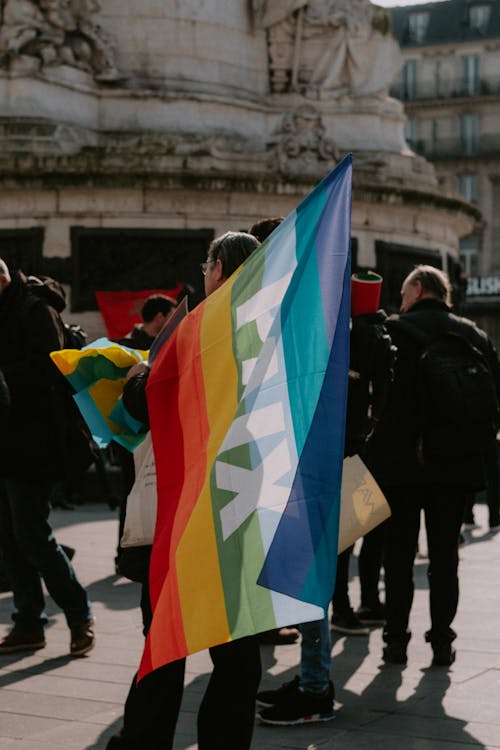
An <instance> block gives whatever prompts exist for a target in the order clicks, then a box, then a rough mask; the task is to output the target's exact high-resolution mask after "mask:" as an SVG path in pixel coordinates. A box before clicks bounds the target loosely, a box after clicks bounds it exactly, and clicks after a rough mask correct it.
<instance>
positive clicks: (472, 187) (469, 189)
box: [458, 174, 477, 203]
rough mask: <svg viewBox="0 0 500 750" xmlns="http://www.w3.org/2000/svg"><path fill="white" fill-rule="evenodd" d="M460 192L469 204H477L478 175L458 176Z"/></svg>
mask: <svg viewBox="0 0 500 750" xmlns="http://www.w3.org/2000/svg"><path fill="white" fill-rule="evenodd" d="M458 192H459V193H460V195H461V196H462V198H464V199H465V200H466V201H469V203H476V202H477V175H475V174H460V175H458Z"/></svg>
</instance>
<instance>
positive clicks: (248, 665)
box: [120, 583, 262, 750]
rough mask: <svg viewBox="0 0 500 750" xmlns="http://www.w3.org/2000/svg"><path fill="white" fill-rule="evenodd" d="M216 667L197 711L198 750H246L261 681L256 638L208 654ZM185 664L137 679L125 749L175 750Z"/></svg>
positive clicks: (146, 601)
mask: <svg viewBox="0 0 500 750" xmlns="http://www.w3.org/2000/svg"><path fill="white" fill-rule="evenodd" d="M141 610H142V620H143V624H144V635H147V632H148V630H149V627H150V625H151V620H152V617H153V613H152V611H151V602H150V598H149V586H148V584H147V583H144V584H143V585H142V593H141ZM209 652H210V658H211V659H212V663H213V665H214V668H213V671H212V674H211V676H210V679H209V682H208V686H207V688H206V690H205V695H204V696H203V700H202V702H201V705H200V708H199V711H198V748H199V750H213V749H214V748H217V749H218V750H219V749H220V750H226V749H227V750H235V748H238V750H240V749H241V750H247V749H248V748H250V744H251V742H252V735H253V729H254V724H255V696H256V694H257V690H258V687H259V683H260V678H261V671H262V669H261V660H260V646H259V641H258V639H257V637H256V636H249V637H247V638H240V639H238V640H236V641H231V642H230V643H224V644H222V645H221V646H214V647H213V648H211V649H210V650H209ZM185 667H186V660H185V659H179V660H178V661H174V662H172V663H170V664H166V665H165V666H164V667H160V668H159V669H156V670H155V671H154V672H151V673H150V674H148V675H147V676H146V677H144V678H143V679H142V680H141V681H140V682H139V683H137V681H136V677H137V675H136V676H135V677H134V679H133V680H132V685H131V686H130V690H129V694H128V697H127V700H126V703H125V711H124V717H123V729H122V742H121V743H120V746H123V748H124V750H129V749H130V750H170V748H172V746H173V743H174V735H175V728H176V725H177V719H178V717H179V710H180V707H181V701H182V694H183V690H184V672H185Z"/></svg>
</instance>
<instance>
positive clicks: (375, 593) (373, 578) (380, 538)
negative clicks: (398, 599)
mask: <svg viewBox="0 0 500 750" xmlns="http://www.w3.org/2000/svg"><path fill="white" fill-rule="evenodd" d="M386 529H387V523H386V521H384V522H383V523H381V524H379V525H378V526H376V527H375V528H374V529H373V530H372V531H370V532H369V533H368V534H366V536H364V537H363V543H362V545H361V549H360V551H359V558H358V566H359V583H360V586H361V606H362V607H369V608H370V609H376V608H377V607H378V606H380V595H379V580H380V572H381V569H382V565H383V562H384V550H385V534H386Z"/></svg>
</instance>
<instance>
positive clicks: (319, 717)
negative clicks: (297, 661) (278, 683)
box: [257, 679, 335, 726]
mask: <svg viewBox="0 0 500 750" xmlns="http://www.w3.org/2000/svg"><path fill="white" fill-rule="evenodd" d="M333 694H334V689H333V683H332V682H330V685H329V687H328V690H325V692H324V693H306V692H305V691H302V690H300V689H299V686H298V679H297V682H296V687H295V689H294V690H291V689H289V690H288V691H287V693H286V697H285V696H283V699H282V700H280V701H279V702H278V703H275V704H274V705H273V706H270V707H269V708H262V709H260V710H259V712H258V713H257V718H258V719H259V720H260V721H261V722H262V723H263V724H271V725H274V726H292V725H294V724H310V723H312V722H315V721H331V720H332V719H334V718H335V711H334V709H333Z"/></svg>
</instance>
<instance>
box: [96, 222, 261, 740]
mask: <svg viewBox="0 0 500 750" xmlns="http://www.w3.org/2000/svg"><path fill="white" fill-rule="evenodd" d="M258 245H259V242H258V240H257V239H256V238H255V237H252V236H251V235H249V234H246V233H244V232H226V234H223V235H221V236H220V237H217V238H216V239H215V240H214V241H213V242H212V244H211V245H210V248H209V251H208V255H207V260H206V261H205V262H204V263H202V271H203V274H204V277H205V280H204V281H205V294H206V296H207V297H208V296H209V295H210V294H212V293H213V292H215V291H216V290H217V289H218V288H219V287H220V286H222V284H224V283H225V281H226V280H227V279H228V278H229V277H230V276H231V275H232V274H233V273H234V272H235V271H236V269H237V268H238V267H239V266H240V265H241V263H242V262H243V261H244V260H245V258H247V257H248V256H249V255H250V254H251V253H252V252H253V251H254V250H255V248H256V247H258ZM143 383H144V386H145V379H144V378H143ZM145 416H146V415H145ZM145 588H146V589H147V591H146V592H145V594H146V596H147V594H148V590H149V589H148V584H147V583H146V584H145ZM143 599H144V594H143ZM143 614H144V610H143ZM151 616H152V613H151ZM200 616H202V614H201V615H200ZM150 624H151V620H150V622H149V623H148V622H145V623H144V625H145V632H147V630H148V628H149V625H150ZM209 651H210V657H211V659H212V662H213V665H214V669H213V672H212V675H211V677H210V680H209V683H208V686H207V689H206V691H205V695H204V697H203V699H202V702H201V705H200V708H199V711H198V747H199V750H213V749H214V748H217V750H235V748H238V750H247V749H248V748H250V745H251V741H252V735H253V728H254V717H255V699H256V694H257V689H258V686H259V682H260V678H261V662H260V650H259V640H258V638H257V636H247V637H244V638H238V639H236V640H232V641H229V642H228V643H223V644H221V645H219V646H214V647H212V648H210V650H209ZM185 662H186V660H185V659H178V660H176V661H173V662H170V663H168V664H166V665H164V666H162V667H160V668H159V669H156V670H154V671H153V672H151V673H150V674H148V675H147V676H145V677H144V678H143V679H142V680H140V681H139V682H138V681H137V675H136V676H135V677H134V679H133V681H132V686H131V688H130V691H129V695H128V697H127V701H126V704H125V711H124V722H123V728H122V730H121V731H120V732H119V733H118V734H116V735H114V736H113V737H111V739H110V741H109V742H108V745H107V750H142V748H144V747H147V748H148V750H156V748H158V750H160V749H161V750H169V748H172V746H173V741H174V735H175V728H176V724H177V718H178V715H179V710H180V705H181V700H182V694H183V686H184V672H185Z"/></svg>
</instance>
